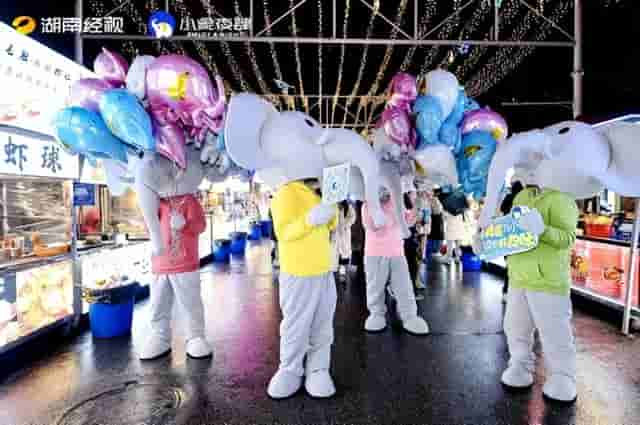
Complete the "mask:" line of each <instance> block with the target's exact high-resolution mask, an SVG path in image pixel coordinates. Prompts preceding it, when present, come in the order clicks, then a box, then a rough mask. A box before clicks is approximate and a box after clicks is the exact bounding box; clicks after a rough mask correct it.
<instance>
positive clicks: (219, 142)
mask: <svg viewBox="0 0 640 425" xmlns="http://www.w3.org/2000/svg"><path fill="white" fill-rule="evenodd" d="M216 150H217V151H219V152H225V151H226V150H227V148H226V145H225V142H224V132H223V131H221V132H220V133H218V138H217V139H216Z"/></svg>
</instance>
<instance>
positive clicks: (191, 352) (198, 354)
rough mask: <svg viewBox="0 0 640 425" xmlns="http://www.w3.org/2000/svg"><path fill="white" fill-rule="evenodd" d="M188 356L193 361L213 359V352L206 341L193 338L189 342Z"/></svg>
mask: <svg viewBox="0 0 640 425" xmlns="http://www.w3.org/2000/svg"><path fill="white" fill-rule="evenodd" d="M187 355H188V356H189V357H191V358H193V359H203V358H205V357H211V356H212V355H213V350H212V349H211V346H210V345H209V343H208V342H207V340H206V339H204V338H202V337H200V338H192V339H190V340H189V341H188V342H187Z"/></svg>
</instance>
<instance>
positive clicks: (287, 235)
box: [271, 187, 313, 242]
mask: <svg viewBox="0 0 640 425" xmlns="http://www.w3.org/2000/svg"><path fill="white" fill-rule="evenodd" d="M297 205H298V202H297V201H296V196H295V194H294V193H293V191H292V189H291V188H289V187H283V188H282V189H281V190H280V191H279V192H278V193H277V195H276V196H275V197H274V198H273V200H272V202H271V210H272V212H273V227H274V230H275V233H276V237H277V238H278V240H282V241H285V242H289V241H295V240H298V239H302V238H303V237H305V236H306V235H308V234H309V233H311V231H312V230H313V227H312V226H311V225H310V224H308V223H307V215H306V214H302V215H300V214H299V210H298V208H297Z"/></svg>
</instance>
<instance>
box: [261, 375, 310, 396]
mask: <svg viewBox="0 0 640 425" xmlns="http://www.w3.org/2000/svg"><path fill="white" fill-rule="evenodd" d="M301 386H302V377H301V376H297V375H294V374H293V373H291V372H287V371H286V370H278V371H277V372H276V374H275V375H273V378H271V382H269V388H267V394H268V395H269V397H271V398H274V399H282V398H288V397H291V396H292V395H294V394H295V393H297V392H298V390H299V389H300V387H301Z"/></svg>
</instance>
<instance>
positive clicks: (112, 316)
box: [87, 283, 140, 338]
mask: <svg viewBox="0 0 640 425" xmlns="http://www.w3.org/2000/svg"><path fill="white" fill-rule="evenodd" d="M139 287H140V285H138V284H137V283H132V284H130V285H126V286H121V287H119V288H114V289H105V290H96V291H91V290H89V291H87V292H88V293H89V302H90V304H89V322H90V324H91V334H92V335H93V336H94V338H115V337H118V336H122V335H127V334H129V333H131V324H132V323H133V306H134V304H135V298H136V294H137V293H138V290H139Z"/></svg>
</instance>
